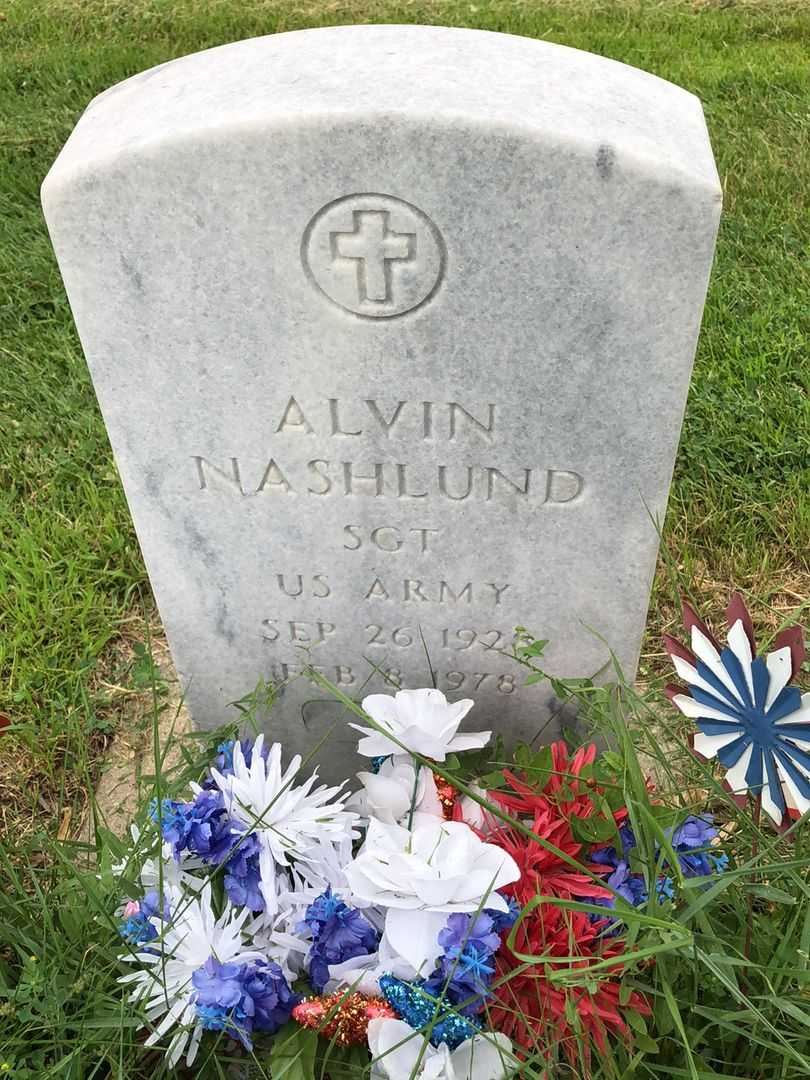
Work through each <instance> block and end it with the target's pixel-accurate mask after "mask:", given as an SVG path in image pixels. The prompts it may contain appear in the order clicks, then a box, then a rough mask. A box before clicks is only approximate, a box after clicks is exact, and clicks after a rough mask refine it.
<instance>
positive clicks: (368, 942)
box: [298, 886, 380, 993]
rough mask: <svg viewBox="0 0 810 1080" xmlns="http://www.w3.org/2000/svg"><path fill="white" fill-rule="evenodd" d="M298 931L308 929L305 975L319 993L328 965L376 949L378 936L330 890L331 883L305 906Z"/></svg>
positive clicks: (367, 922)
mask: <svg viewBox="0 0 810 1080" xmlns="http://www.w3.org/2000/svg"><path fill="white" fill-rule="evenodd" d="M298 929H299V931H305V930H309V932H310V933H311V935H312V945H311V947H310V950H309V954H308V957H307V964H308V967H309V978H310V981H311V983H312V985H313V986H314V987H315V989H316V990H317V991H318V993H322V992H323V989H324V987H325V986H326V983H327V981H328V980H329V965H330V964H342V963H344V961H346V960H352V959H354V958H355V957H357V956H367V955H368V954H369V953H373V952H376V951H377V947H378V945H379V942H380V935H379V933H378V932H377V930H375V929H374V927H373V926H372V925H371V923H370V922H369V921H368V920H367V919H366V918H365V917H364V916H363V915H362V913H361V912H359V911H357V910H356V909H355V908H351V907H349V906H348V905H347V904H344V903H343V901H342V900H341V899H340V898H339V897H337V896H335V895H334V894H333V893H332V889H331V886H330V887H327V889H326V892H324V893H321V895H320V896H318V897H317V898H316V899H315V900H313V902H312V903H311V904H310V905H309V907H308V908H307V910H306V912H305V914H304V920H303V922H302V923H301V924H300V926H299V927H298Z"/></svg>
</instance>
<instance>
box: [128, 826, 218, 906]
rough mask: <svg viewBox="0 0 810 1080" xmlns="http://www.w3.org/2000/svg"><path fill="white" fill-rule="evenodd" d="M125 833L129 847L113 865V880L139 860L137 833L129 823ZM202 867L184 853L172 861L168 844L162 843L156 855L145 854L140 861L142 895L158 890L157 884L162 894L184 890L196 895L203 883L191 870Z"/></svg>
mask: <svg viewBox="0 0 810 1080" xmlns="http://www.w3.org/2000/svg"><path fill="white" fill-rule="evenodd" d="M129 832H130V836H131V837H132V848H131V849H130V851H129V852H128V853H127V855H126V858H124V859H123V860H122V861H121V862H118V863H113V865H112V867H111V870H112V873H113V875H114V876H115V877H122V876H123V875H124V874H126V873H128V872H129V871H130V870H131V869H132V867H133V866H136V865H137V864H138V862H139V861H140V859H141V858H142V852H141V851H140V850H139V848H140V846H141V830H140V829H139V828H138V826H137V825H134V824H133V825H130V827H129ZM155 839H157V830H155ZM204 867H205V863H204V862H203V861H202V859H198V858H197V857H196V856H195V855H189V854H188V852H186V851H184V852H182V853H181V856H180V858H179V859H176V858H175V857H174V848H173V847H172V845H171V844H169V843H166V842H163V843H161V845H160V855H157V854H155V855H149V856H148V857H147V858H145V859H144V860H143V863H142V864H141V869H140V873H139V875H138V878H139V880H140V883H141V885H142V886H143V890H144V892H149V891H150V890H152V889H154V890H155V891H160V888H161V885H162V886H163V891H164V892H168V891H172V890H173V891H178V890H181V889H186V888H187V889H192V890H194V891H195V892H196V891H197V890H199V889H201V888H202V885H203V880H202V879H201V878H199V877H196V876H195V874H194V871H196V870H201V869H203V868H204Z"/></svg>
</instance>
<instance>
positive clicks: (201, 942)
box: [118, 884, 264, 1068]
mask: <svg viewBox="0 0 810 1080" xmlns="http://www.w3.org/2000/svg"><path fill="white" fill-rule="evenodd" d="M169 907H170V911H171V920H170V921H169V922H168V923H164V922H162V921H160V920H159V919H153V920H152V924H153V926H154V927H155V929H156V930H157V931H158V933H159V934H160V936H159V937H158V938H156V939H154V940H153V941H150V942H149V946H148V951H147V950H144V951H141V952H137V953H134V954H133V953H123V954H122V955H121V956H120V959H121V960H125V961H128V962H130V963H132V962H135V963H138V964H140V965H141V970H139V971H133V972H132V973H131V974H129V975H124V976H123V977H122V978H121V979H119V980H118V981H119V982H121V983H128V984H132V985H133V990H132V994H131V997H132V1000H133V1001H139V1002H142V1003H143V1005H144V1009H145V1012H146V1017H147V1019H148V1020H149V1021H150V1023H151V1022H152V1021H154V1020H157V1019H158V1017H163V1019H162V1020H161V1021H160V1023H159V1024H158V1026H157V1027H156V1028H155V1030H154V1031H153V1032H152V1034H151V1035H150V1036H149V1038H148V1039H147V1040H146V1043H145V1045H146V1046H154V1045H155V1043H158V1042H160V1040H161V1039H162V1038H163V1037H164V1035H166V1034H167V1033H168V1032H169V1031H170V1030H171V1029H172V1028H173V1027H176V1028H177V1029H178V1030H177V1031H176V1032H175V1033H174V1035H173V1036H172V1038H171V1041H170V1043H169V1049H168V1052H167V1065H168V1067H169V1068H173V1067H174V1066H175V1065H176V1064H177V1062H178V1061H179V1060H180V1058H181V1057H182V1056H183V1053H184V1052H185V1053H186V1061H187V1063H188V1064H189V1065H190V1064H191V1063H192V1062H193V1060H194V1058H195V1056H196V1054H197V1049H198V1047H199V1044H200V1039H201V1038H202V1031H203V1029H202V1026H201V1025H200V1023H199V1022H198V1020H197V1015H196V1011H195V1008H194V1001H193V996H194V986H193V984H192V981H191V977H192V975H193V974H194V972H195V971H197V970H198V969H199V968H201V967H202V966H203V964H204V963H205V962H206V960H207V959H208V958H209V957H210V956H215V957H216V959H217V960H219V961H220V963H223V964H227V963H236V964H244V963H248V962H250V961H253V960H262V959H264V957H263V954H262V953H261V952H260V951H258V950H257V949H250V948H248V947H247V946H246V943H245V940H244V936H243V929H242V928H243V926H244V923H245V920H246V919H247V918H248V916H249V915H250V911H249V910H248V909H247V908H242V910H241V911H237V909H235V908H233V907H232V906H231V905H230V904H228V905H227V906H226V908H225V911H224V912H223V914H222V915H221V916H220V917H219V918H218V919H217V918H216V916H215V915H214V912H213V910H212V908H211V886H210V884H206V885H204V886H203V888H202V890H201V891H200V892H199V893H198V894H197V895H191V894H189V893H186V892H172V893H171V894H170V896H169Z"/></svg>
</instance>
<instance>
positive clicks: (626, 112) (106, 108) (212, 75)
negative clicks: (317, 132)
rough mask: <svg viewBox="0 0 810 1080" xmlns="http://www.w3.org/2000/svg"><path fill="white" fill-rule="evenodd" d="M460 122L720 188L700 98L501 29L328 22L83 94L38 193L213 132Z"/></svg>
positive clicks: (635, 71) (623, 67) (211, 52)
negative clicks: (87, 98)
mask: <svg viewBox="0 0 810 1080" xmlns="http://www.w3.org/2000/svg"><path fill="white" fill-rule="evenodd" d="M386 117H390V118H391V119H392V120H393V119H396V120H397V122H400V123H403V122H405V123H406V122H408V120H412V121H413V122H415V123H419V124H425V123H431V124H435V125H436V126H437V127H440V126H441V125H442V124H458V123H466V124H468V125H470V126H476V125H482V126H484V127H486V128H488V129H493V128H495V129H498V128H501V129H504V130H505V131H512V132H521V133H523V134H524V135H526V136H527V137H532V135H533V134H535V133H536V135H537V137H540V138H555V137H557V138H559V140H560V142H561V143H562V144H565V143H566V142H567V143H569V144H571V145H572V147H573V146H576V145H577V144H583V143H584V144H586V145H592V146H594V147H596V148H602V147H604V148H605V151H604V153H605V156H606V161H607V160H608V159H609V157H610V155H611V154H614V153H615V152H616V151H619V152H620V153H621V155H622V158H623V159H624V161H625V163H628V162H630V161H632V162H633V163H634V164H635V166H636V167H637V168H638V169H639V170H642V171H649V172H650V173H657V172H659V171H661V170H666V172H667V173H668V174H669V175H670V176H671V174H672V172H673V171H674V172H677V173H679V174H681V177H682V179H683V180H684V181H685V182H686V183H689V184H692V185H694V186H699V187H709V188H711V189H713V190H715V191H717V190H719V183H718V178H717V172H716V169H715V165H714V160H713V158H712V153H711V148H710V146H709V140H708V137H707V133H706V125H705V121H704V118H703V112H702V109H701V106H700V103H699V101H698V100H697V98H695V97H694V96H693V95H692V94H690V93H688V92H687V91H685V90H683V89H682V88H680V87H677V86H674V85H673V84H672V83H668V82H666V81H664V80H663V79H659V78H657V77H656V76H654V75H650V74H649V73H647V72H644V71H639V70H638V69H636V68H632V67H629V66H627V65H626V64H621V63H618V62H616V61H614V60H608V59H606V58H604V57H601V56H595V55H593V54H591V53H586V52H581V51H579V50H577V49H571V48H567V47H565V46H562V45H554V44H550V43H549V42H545V41H536V40H534V39H531V38H525V37H518V36H515V35H511V34H500V33H491V32H488V31H482V30H465V29H453V28H448V27H438V26H392V25H385V26H340V27H330V28H325V29H316V30H300V31H295V32H293V33H285V34H275V35H271V36H268V37H260V38H251V39H248V40H245V41H238V42H235V43H233V44H230V45H223V46H220V47H218V48H215V49H209V50H207V51H205V52H199V53H194V54H192V55H190V56H186V57H183V58H181V59H179V60H174V61H171V62H169V63H166V64H161V65H159V66H158V67H155V68H151V69H150V70H148V71H144V72H142V73H140V74H138V75H135V76H133V77H132V78H130V79H127V80H126V81H124V82H122V83H119V84H118V85H116V86H113V87H111V88H110V89H109V90H107V91H105V92H104V93H102V94H100V95H99V96H98V97H97V98H95V99H94V100H93V101H92V102H91V103H90V105H89V106H88V108H87V110H86V111H85V113H84V115H83V116H82V118H81V119H80V121H79V123H78V125H77V126H76V129H75V130H74V132H73V134H72V135H71V137H70V139H69V140H68V142H67V144H66V145H65V147H64V149H63V150H62V153H61V154H60V156H59V158H58V159H57V161H56V163H55V164H54V166H53V168H52V170H51V172H50V174H49V176H48V178H47V180H46V184H45V188H46V189H47V188H49V187H51V186H52V185H57V184H58V183H60V182H61V181H68V182H69V181H70V180H71V179H75V178H77V174H81V173H82V172H84V170H85V169H91V170H94V171H95V170H97V169H98V167H99V166H100V165H103V163H104V162H105V161H109V162H114V161H116V160H117V159H120V158H121V157H129V156H130V155H138V154H151V153H152V152H159V148H160V146H161V145H162V144H164V143H166V142H167V141H174V142H176V141H178V140H185V139H187V138H192V139H193V138H194V137H195V136H196V135H198V134H200V133H201V132H205V133H210V132H211V131H215V130H228V129H238V130H250V129H251V128H256V127H261V128H265V129H266V128H272V127H273V126H287V125H290V124H305V123H307V122H311V121H320V122H324V121H326V122H328V123H329V124H331V125H333V126H338V125H340V124H341V123H342V122H352V123H357V122H358V120H359V121H360V122H365V121H366V120H368V121H369V122H373V123H375V124H379V123H381V122H384V120H385V118H386Z"/></svg>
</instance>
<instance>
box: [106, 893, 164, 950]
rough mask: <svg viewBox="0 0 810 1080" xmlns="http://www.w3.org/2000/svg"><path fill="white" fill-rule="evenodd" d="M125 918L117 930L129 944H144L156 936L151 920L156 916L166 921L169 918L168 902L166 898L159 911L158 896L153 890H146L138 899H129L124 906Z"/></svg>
mask: <svg viewBox="0 0 810 1080" xmlns="http://www.w3.org/2000/svg"><path fill="white" fill-rule="evenodd" d="M124 915H125V916H126V918H125V919H124V921H123V922H122V923H121V924H120V925H119V927H118V932H119V933H120V935H121V937H122V938H123V939H124V941H126V942H127V943H128V944H130V945H145V944H146V943H147V942H149V941H154V940H155V938H156V937H157V936H158V932H157V930H156V929H155V927H154V925H153V923H152V922H151V920H152V919H153V918H154V917H155V916H157V917H158V918H160V919H163V920H164V921H165V922H168V921H169V920H170V919H171V911H170V908H169V902H168V900H166V901H165V902H164V904H163V908H162V911H161V904H160V898H159V896H158V894H157V892H155V891H154V890H151V891H150V892H148V893H147V894H146V895H145V896H144V898H143V899H142V900H140V901H138V900H130V901H129V903H128V904H127V905H126V907H125V908H124Z"/></svg>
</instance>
